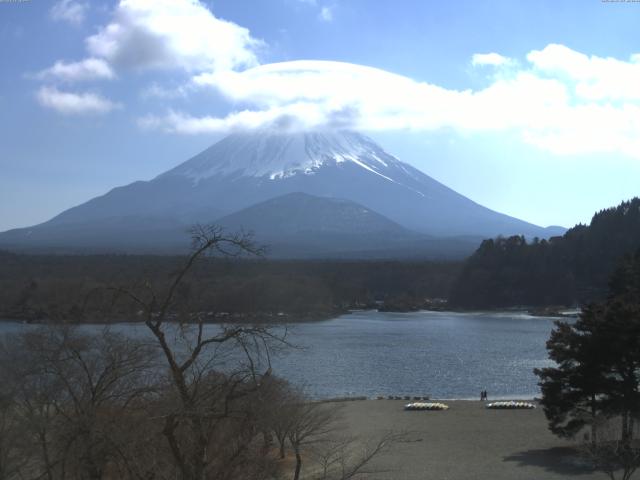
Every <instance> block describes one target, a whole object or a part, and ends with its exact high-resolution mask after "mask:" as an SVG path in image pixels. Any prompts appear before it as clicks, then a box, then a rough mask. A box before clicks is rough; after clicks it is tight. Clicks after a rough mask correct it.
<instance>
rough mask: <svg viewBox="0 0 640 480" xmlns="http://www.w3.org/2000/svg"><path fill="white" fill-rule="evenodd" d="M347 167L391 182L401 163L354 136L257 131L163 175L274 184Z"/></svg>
mask: <svg viewBox="0 0 640 480" xmlns="http://www.w3.org/2000/svg"><path fill="white" fill-rule="evenodd" d="M346 162H349V163H353V164H355V165H358V166H359V167H361V168H363V169H365V170H367V171H369V172H370V173H373V174H376V175H379V176H381V177H383V178H386V179H387V180H390V181H393V180H392V178H391V177H390V170H389V167H390V165H392V164H396V165H397V164H401V163H402V162H400V161H399V160H397V159H396V158H395V157H393V156H392V155H389V154H388V153H386V152H385V151H384V150H383V149H382V148H380V147H379V146H378V145H377V144H376V143H375V142H374V141H372V140H371V139H369V138H367V137H366V136H364V135H361V134H359V133H355V132H350V131H321V132H318V131H313V132H297V133H280V132H276V131H269V130H258V131H252V132H242V133H234V134H232V135H229V136H228V137H226V138H224V139H222V140H221V141H219V142H218V143H216V144H215V145H213V146H212V147H210V148H208V149H207V150H205V151H203V152H202V153H200V154H199V155H196V156H195V157H193V158H192V159H190V160H188V161H186V162H184V163H182V164H181V165H179V166H177V167H176V168H174V169H172V170H170V171H168V172H166V173H164V174H163V175H162V176H163V177H164V176H169V175H179V176H183V177H187V178H189V179H191V180H193V181H194V182H196V183H197V182H199V181H201V180H204V179H208V178H211V177H218V176H220V177H227V176H233V177H257V178H268V179H270V180H277V179H283V178H288V177H291V176H294V175H300V174H303V175H313V174H315V173H316V172H317V171H318V170H319V169H320V168H322V167H324V166H335V165H340V164H342V163H346Z"/></svg>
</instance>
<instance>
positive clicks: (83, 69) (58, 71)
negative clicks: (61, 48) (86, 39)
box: [37, 58, 115, 82]
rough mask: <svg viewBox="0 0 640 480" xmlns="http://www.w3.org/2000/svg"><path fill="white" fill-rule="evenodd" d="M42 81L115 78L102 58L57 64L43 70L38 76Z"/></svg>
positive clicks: (59, 62)
mask: <svg viewBox="0 0 640 480" xmlns="http://www.w3.org/2000/svg"><path fill="white" fill-rule="evenodd" d="M37 77H38V78H41V79H58V80H64V81H68V82H76V81H84V80H96V79H112V78H114V77H115V74H114V73H113V70H112V69H111V67H110V66H109V64H108V63H107V62H105V61H104V60H103V59H101V58H85V59H84V60H81V61H79V62H71V63H65V62H62V61H58V62H56V63H55V64H54V65H53V66H52V67H49V68H47V69H46V70H42V71H41V72H40V73H39V74H38V75H37Z"/></svg>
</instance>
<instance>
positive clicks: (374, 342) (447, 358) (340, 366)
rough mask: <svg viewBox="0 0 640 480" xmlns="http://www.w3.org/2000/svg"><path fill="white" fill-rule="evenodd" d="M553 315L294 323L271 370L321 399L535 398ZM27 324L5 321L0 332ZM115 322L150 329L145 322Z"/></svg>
mask: <svg viewBox="0 0 640 480" xmlns="http://www.w3.org/2000/svg"><path fill="white" fill-rule="evenodd" d="M553 321H554V319H553V318H545V317H531V316H528V315H524V314H519V313H513V312H509V313H496V312H490V313H489V312H487V313H451V312H416V313H381V312H376V311H363V312H354V313H352V314H349V315H343V316H340V317H338V318H335V319H332V320H327V321H323V322H316V323H301V324H294V325H292V326H290V327H289V340H290V341H291V342H292V343H294V344H295V345H297V346H298V347H299V348H297V349H293V350H290V351H288V352H287V353H284V354H282V355H279V356H277V357H276V358H274V359H273V368H274V373H276V374H278V375H280V376H283V377H285V378H287V379H289V380H290V381H292V382H294V383H296V384H299V385H301V386H304V388H305V389H306V390H307V392H308V393H309V394H310V395H313V396H315V397H321V398H327V397H337V396H360V395H365V396H369V397H375V396H377V395H384V396H387V395H412V396H413V395H420V396H423V395H431V397H433V398H446V399H453V398H474V399H475V398H478V397H479V394H480V391H481V390H483V389H486V390H487V391H488V393H489V398H490V399H491V398H494V399H495V398H514V397H518V398H532V397H534V396H536V395H538V394H539V389H538V386H537V385H536V383H537V377H536V376H535V375H534V374H533V369H534V368H536V367H544V366H549V365H552V362H550V361H549V360H548V359H547V352H546V350H545V342H546V341H547V339H548V338H549V333H550V331H551V329H552V328H553ZM22 328H25V327H24V326H23V325H22V324H17V323H9V322H6V323H2V324H0V332H10V331H16V330H20V329H22ZM87 328H93V329H97V328H99V327H95V326H92V327H87ZM112 328H113V329H114V330H118V331H124V332H126V333H128V334H131V335H135V336H139V335H146V334H147V333H146V331H145V330H144V328H145V327H144V326H141V325H132V324H119V325H117V326H115V327H112ZM211 328H215V327H213V326H212V327H211Z"/></svg>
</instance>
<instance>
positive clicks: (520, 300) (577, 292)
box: [450, 198, 640, 308]
mask: <svg viewBox="0 0 640 480" xmlns="http://www.w3.org/2000/svg"><path fill="white" fill-rule="evenodd" d="M639 247H640V199H639V198H634V199H632V200H629V201H626V202H623V203H621V204H620V205H618V206H617V207H613V208H608V209H606V210H602V211H600V212H598V213H596V214H595V215H594V216H593V218H592V220H591V223H590V224H589V225H588V226H587V225H577V226H575V227H574V228H572V229H570V230H568V231H567V232H566V233H565V235H563V236H562V237H552V238H551V239H549V240H539V239H534V240H533V241H531V242H528V241H526V240H525V238H524V237H521V236H514V237H509V238H497V239H492V240H485V241H484V242H482V244H481V245H480V247H479V248H478V250H477V251H476V252H475V253H474V254H473V255H472V256H471V257H470V258H469V259H468V260H467V261H466V263H465V264H464V267H463V268H462V270H461V272H460V275H459V277H458V278H457V279H456V281H455V282H454V283H453V286H452V290H451V294H450V303H451V304H452V305H454V306H456V307H459V308H497V307H511V306H519V305H523V306H524V305H526V306H549V305H581V304H584V303H586V302H591V301H596V300H599V299H602V298H603V297H604V296H605V295H606V290H607V284H608V278H609V275H610V274H611V272H612V271H613V270H614V269H615V268H616V266H617V265H618V263H619V262H620V261H621V259H622V258H623V257H624V255H625V254H630V253H632V252H634V251H636V249H637V248H639Z"/></svg>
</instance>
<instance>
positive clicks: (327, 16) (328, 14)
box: [318, 7, 333, 22]
mask: <svg viewBox="0 0 640 480" xmlns="http://www.w3.org/2000/svg"><path fill="white" fill-rule="evenodd" d="M318 16H319V18H320V20H322V21H323V22H331V21H333V9H332V8H331V7H322V8H321V9H320V14H319V15H318Z"/></svg>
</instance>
